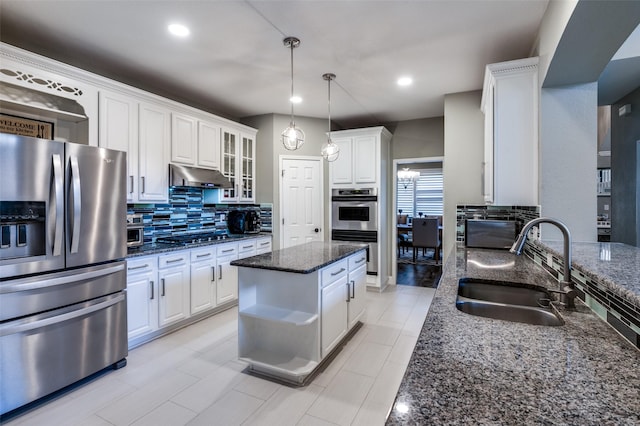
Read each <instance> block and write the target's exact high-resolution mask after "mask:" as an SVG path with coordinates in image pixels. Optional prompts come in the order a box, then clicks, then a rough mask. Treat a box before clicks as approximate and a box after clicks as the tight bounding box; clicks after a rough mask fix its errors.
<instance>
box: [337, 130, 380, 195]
mask: <svg viewBox="0 0 640 426" xmlns="http://www.w3.org/2000/svg"><path fill="white" fill-rule="evenodd" d="M331 139H332V140H333V142H335V143H336V145H338V147H339V148H340V155H339V156H338V159H337V160H335V161H333V162H331V163H329V173H330V176H331V178H330V179H331V186H332V187H335V188H346V187H349V188H351V187H355V188H362V187H369V188H371V187H374V188H375V187H379V186H380V185H381V184H382V176H383V174H384V171H383V170H382V164H383V162H384V161H386V160H387V159H388V147H389V141H390V139H391V134H390V133H389V132H388V131H387V130H386V129H385V128H384V127H372V128H364V129H354V130H341V131H337V132H331Z"/></svg>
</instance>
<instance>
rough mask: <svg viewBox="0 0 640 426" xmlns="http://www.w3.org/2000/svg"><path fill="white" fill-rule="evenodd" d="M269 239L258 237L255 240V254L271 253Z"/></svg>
mask: <svg viewBox="0 0 640 426" xmlns="http://www.w3.org/2000/svg"><path fill="white" fill-rule="evenodd" d="M271 247H272V245H271V237H260V238H258V239H257V240H256V254H263V253H269V252H271Z"/></svg>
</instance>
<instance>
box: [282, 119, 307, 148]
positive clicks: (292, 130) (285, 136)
mask: <svg viewBox="0 0 640 426" xmlns="http://www.w3.org/2000/svg"><path fill="white" fill-rule="evenodd" d="M280 139H281V140H282V145H284V147H285V148H286V149H288V150H289V151H295V150H296V149H298V148H300V147H301V146H302V144H304V132H303V131H302V129H298V128H297V127H296V123H294V122H293V121H292V122H291V123H289V127H287V128H286V129H284V130H283V131H282V134H281V138H280Z"/></svg>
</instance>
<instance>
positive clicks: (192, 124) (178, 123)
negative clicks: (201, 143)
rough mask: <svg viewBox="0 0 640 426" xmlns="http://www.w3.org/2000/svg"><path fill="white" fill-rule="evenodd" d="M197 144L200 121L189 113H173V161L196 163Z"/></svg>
mask: <svg viewBox="0 0 640 426" xmlns="http://www.w3.org/2000/svg"><path fill="white" fill-rule="evenodd" d="M197 144H198V121H197V120H196V119H195V118H192V117H189V116H188V115H184V114H177V113H175V112H174V113H171V161H172V162H174V163H182V164H188V165H191V166H193V165H195V163H196V157H197V155H198V151H197V149H198V146H197Z"/></svg>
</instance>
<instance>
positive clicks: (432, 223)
mask: <svg viewBox="0 0 640 426" xmlns="http://www.w3.org/2000/svg"><path fill="white" fill-rule="evenodd" d="M439 225H440V221H439V220H438V218H414V219H413V228H412V234H413V235H412V242H413V244H412V245H413V262H414V263H415V261H416V249H418V248H422V249H427V248H432V249H433V250H434V254H433V259H434V260H435V261H436V263H438V262H439V261H440V232H439V229H438V226H439ZM423 252H424V250H423Z"/></svg>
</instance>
